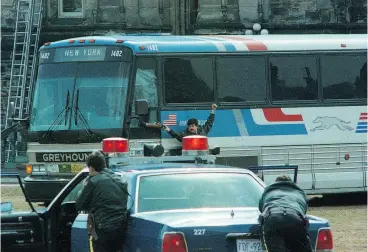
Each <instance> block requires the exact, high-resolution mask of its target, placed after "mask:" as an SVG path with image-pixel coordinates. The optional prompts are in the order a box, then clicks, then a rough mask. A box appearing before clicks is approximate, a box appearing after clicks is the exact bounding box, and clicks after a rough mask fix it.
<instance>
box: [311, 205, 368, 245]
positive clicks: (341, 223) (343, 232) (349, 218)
mask: <svg viewBox="0 0 368 252" xmlns="http://www.w3.org/2000/svg"><path fill="white" fill-rule="evenodd" d="M308 213H309V214H312V215H315V216H318V217H322V218H326V219H328V221H329V223H330V225H331V229H332V234H333V239H334V247H335V250H334V251H335V252H352V251H356V252H359V251H367V205H353V206H320V207H311V208H309V211H308Z"/></svg>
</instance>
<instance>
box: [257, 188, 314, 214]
mask: <svg viewBox="0 0 368 252" xmlns="http://www.w3.org/2000/svg"><path fill="white" fill-rule="evenodd" d="M307 202H308V199H307V196H306V194H305V193H304V191H303V190H302V189H300V188H299V187H298V186H297V185H296V184H295V183H293V182H287V181H279V182H275V183H273V184H271V185H269V186H267V187H266V188H265V190H264V192H263V195H262V197H261V199H260V201H259V206H258V208H259V211H261V212H263V211H264V210H265V209H266V208H274V207H282V208H291V209H294V210H296V211H298V212H299V213H300V214H302V215H305V214H306V213H307V208H308V203H307Z"/></svg>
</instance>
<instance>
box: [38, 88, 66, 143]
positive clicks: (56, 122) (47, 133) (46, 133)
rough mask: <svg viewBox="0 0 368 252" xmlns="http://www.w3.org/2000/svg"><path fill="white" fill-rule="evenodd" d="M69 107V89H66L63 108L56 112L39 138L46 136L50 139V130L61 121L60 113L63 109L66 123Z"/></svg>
mask: <svg viewBox="0 0 368 252" xmlns="http://www.w3.org/2000/svg"><path fill="white" fill-rule="evenodd" d="M69 109H70V108H69V90H68V93H67V95H66V104H65V108H63V110H62V111H61V112H60V113H59V114H58V116H57V117H56V118H55V120H54V121H53V122H52V123H51V125H50V127H49V128H48V129H47V131H46V132H45V133H44V134H43V135H42V136H41V139H45V138H46V137H47V138H48V139H50V137H51V133H52V130H53V128H54V127H55V125H59V124H60V123H61V120H62V117H61V115H62V114H63V113H64V111H65V125H66V119H67V117H68V111H69Z"/></svg>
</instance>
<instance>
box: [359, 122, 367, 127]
mask: <svg viewBox="0 0 368 252" xmlns="http://www.w3.org/2000/svg"><path fill="white" fill-rule="evenodd" d="M367 125H368V122H358V126H367Z"/></svg>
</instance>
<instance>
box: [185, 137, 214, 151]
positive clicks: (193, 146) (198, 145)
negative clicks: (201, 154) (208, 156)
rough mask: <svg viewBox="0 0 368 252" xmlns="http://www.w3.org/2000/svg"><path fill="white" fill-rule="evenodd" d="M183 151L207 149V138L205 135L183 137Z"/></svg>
mask: <svg viewBox="0 0 368 252" xmlns="http://www.w3.org/2000/svg"><path fill="white" fill-rule="evenodd" d="M182 147H183V151H208V139H207V137H205V136H199V135H194V136H186V137H183V146H182Z"/></svg>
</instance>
